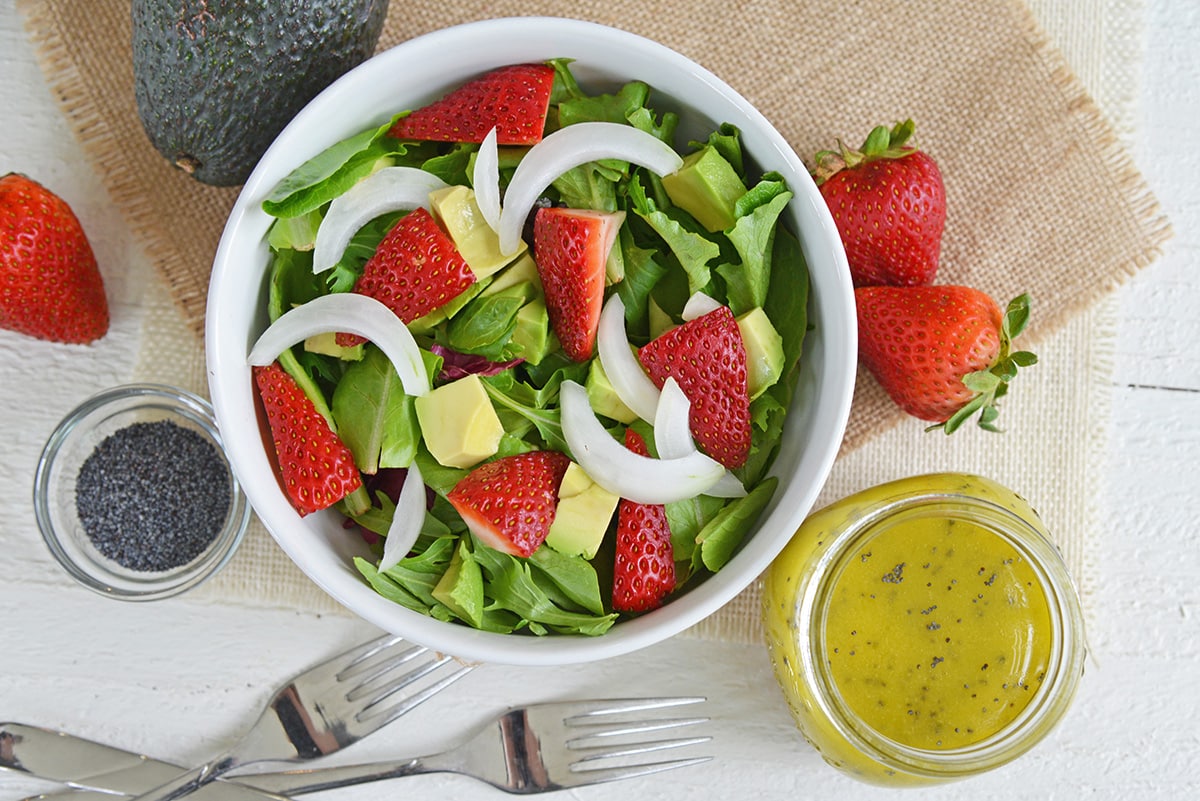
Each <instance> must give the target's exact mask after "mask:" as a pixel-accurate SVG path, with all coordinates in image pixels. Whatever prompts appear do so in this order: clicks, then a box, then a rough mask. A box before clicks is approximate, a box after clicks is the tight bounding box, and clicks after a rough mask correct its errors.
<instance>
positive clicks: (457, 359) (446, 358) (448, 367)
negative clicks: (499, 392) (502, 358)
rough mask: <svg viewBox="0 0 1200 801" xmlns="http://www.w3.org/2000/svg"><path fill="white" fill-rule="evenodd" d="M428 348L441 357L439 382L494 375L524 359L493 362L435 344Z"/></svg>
mask: <svg viewBox="0 0 1200 801" xmlns="http://www.w3.org/2000/svg"><path fill="white" fill-rule="evenodd" d="M429 350H430V351H431V352H432V353H434V354H435V355H437V356H441V357H442V371H441V372H440V373H438V381H439V382H440V383H445V382H447V381H457V380H458V379H460V378H466V377H467V376H469V375H478V376H489V375H496V374H497V373H503V372H504V371H505V370H509V369H511V368H513V367H516V366H517V365H518V364H520V363H521V362H522V361H524V359H510V360H508V361H506V362H493V361H491V360H490V359H485V358H484V357H482V356H475V355H473V354H470V353H459V352H458V351H453V350H450V349H449V348H445V347H442V346H441V345H436V344H435V345H432V346H430V348H429Z"/></svg>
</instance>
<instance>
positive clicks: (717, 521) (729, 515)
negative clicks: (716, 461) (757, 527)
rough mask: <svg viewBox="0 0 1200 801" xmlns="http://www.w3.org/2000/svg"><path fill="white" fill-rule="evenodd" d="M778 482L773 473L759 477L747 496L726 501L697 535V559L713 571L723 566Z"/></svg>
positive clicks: (756, 517) (773, 491)
mask: <svg viewBox="0 0 1200 801" xmlns="http://www.w3.org/2000/svg"><path fill="white" fill-rule="evenodd" d="M778 485H779V479H777V478H775V477H774V476H771V477H769V478H766V479H764V480H762V481H760V482H759V483H758V485H757V486H756V487H755V488H754V489H752V490H750V493H749V494H748V495H747V496H746V497H744V498H738V499H737V500H735V501H731V502H730V503H728V504H726V505H725V507H724V508H723V509H721V511H720V512H719V513H718V514H717V516H716V517H714V518H713V519H712V520H711V521H710V522H709V523H708V524H707V525H706V526H705V527H704V529H703V530H702V531H701V532H700V535H699V538H698V539H699V541H700V559H701V561H702V562H703V563H704V566H705V567H706V568H708V569H709V570H711V571H712V572H714V573H715V572H717V571H718V570H720V569H721V568H722V567H724V566H725V564H726V562H728V561H729V558H730V557H731V556H733V552H734V551H735V550H736V549H737V547H738V546H739V545H741V543H742V540H743V539H745V537H746V533H747V532H748V531H749V530H750V529H751V527H752V526H753V525H754V522H755V521H756V520H758V516H759V513H761V512H762V510H763V509H764V508H765V507H766V505H767V502H768V501H770V500H771V496H772V495H774V494H775V488H776V487H777V486H778Z"/></svg>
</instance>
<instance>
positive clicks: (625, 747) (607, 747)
mask: <svg viewBox="0 0 1200 801" xmlns="http://www.w3.org/2000/svg"><path fill="white" fill-rule="evenodd" d="M704 700H705V699H704V698H700V697H689V698H639V699H620V700H601V701H561V702H550V703H544V704H535V705H531V706H524V707H513V708H511V709H508V710H506V711H505V712H503V713H501V714H500V715H499V716H497V717H496V718H495V719H493V720H492V721H490V722H488V723H486V724H484V725H483V726H482V727H481V728H479V729H478V730H477V731H476V732H475V733H474V734H473V735H471V736H470V737H468V738H467V739H465V740H462V741H461V742H459V744H457V745H455V746H453V747H452V748H450V749H448V750H446V751H442V752H441V753H438V754H432V755H429V756H424V757H417V758H414V759H402V760H397V761H392V762H377V763H372V764H366V765H348V766H345V767H330V768H318V769H309V770H294V771H285V772H282V773H259V774H246V775H240V776H237V777H236V778H232V777H231V778H232V780H234V781H237V782H239V783H242V784H247V785H249V786H251V787H256V788H259V789H261V790H267V791H268V792H273V793H281V794H286V795H300V794H303V793H315V792H318V791H321V790H331V789H334V788H337V787H348V786H350V785H354V784H361V783H364V782H372V781H380V780H382V779H394V778H399V777H401V776H414V775H417V774H421V773H458V774H462V775H464V776H470V777H472V778H475V779H478V780H479V781H483V782H487V783H488V784H490V785H492V786H493V787H496V788H498V789H500V790H504V791H506V792H509V793H517V794H528V793H543V792H548V791H550V790H561V789H565V788H569V787H583V786H586V785H592V784H600V783H602V782H610V781H616V780H618V779H628V778H633V777H637V776H648V775H651V774H654V773H660V772H662V771H666V770H674V769H677V768H683V767H688V766H690V765H697V764H700V763H703V762H708V761H709V760H711V759H712V757H710V756H695V757H681V758H677V759H664V760H659V761H646V760H645V759H642V757H644V756H645V755H647V754H656V753H657V752H660V751H665V750H669V749H677V748H684V747H686V746H692V745H698V744H701V743H706V742H709V741H710V740H711V739H712V737H710V736H707V735H701V736H693V737H667V738H663V737H659V738H651V739H634V740H632V741H631V739H630V738H637V737H640V736H644V735H653V734H656V733H662V732H670V731H674V730H677V729H680V728H683V727H688V726H695V725H698V724H702V723H706V722H708V718H707V717H688V718H664V717H648V716H646V715H645V714H644V713H646V712H651V711H654V710H659V709H665V708H669V707H677V706H685V705H690V704H696V703H700V702H703V701H704Z"/></svg>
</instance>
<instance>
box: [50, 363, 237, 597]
mask: <svg viewBox="0 0 1200 801" xmlns="http://www.w3.org/2000/svg"><path fill="white" fill-rule="evenodd" d="M162 420H166V421H170V422H172V423H175V424H176V425H178V426H180V427H182V428H185V429H189V430H191V431H193V432H195V433H197V434H199V435H200V436H201V437H202V438H203V439H204V440H205V441H207V442H208V443H209V444H211V445H212V446H213V449H214V450H215V452H216V454H217V456H218V457H219V459H220V463H221V465H222V467H223V471H224V474H225V478H226V480H227V481H228V482H229V509H228V512H227V514H226V516H225V519H224V521H222V523H221V526H220V529H219V530H218V531H217V533H216V535H215V536H214V537H213V539H212V541H211V542H210V543H209V544H208V546H207V547H205V549H204V550H203V551H202V552H201V553H199V554H198V555H197V556H195V557H194V558H193V559H191V560H190V561H189V562H187V563H186V564H183V565H180V566H178V567H173V568H170V569H165V570H134V569H130V568H128V567H126V566H124V565H122V564H121V563H119V562H117V561H115V560H114V559H111V558H109V557H108V556H106V555H104V554H103V553H102V552H101V551H100V550H99V549H98V548H97V547H96V545H95V544H93V542H92V540H91V538H90V537H89V535H88V533H87V531H86V529H85V527H84V524H83V522H82V521H81V520H80V515H79V512H78V510H77V508H76V487H77V482H78V478H79V474H80V469H81V467H82V466H83V464H84V462H85V461H86V460H87V459H88V457H89V456H91V455H92V454H93V452H95V450H96V448H97V446H99V445H100V443H102V442H103V441H104V440H106V439H107V438H108V437H110V436H111V435H113V434H114V433H116V432H117V431H120V430H122V429H124V428H126V427H128V426H131V425H133V424H135V423H153V422H157V421H162ZM33 505H34V513H35V515H36V517H37V523H38V528H40V529H41V532H42V537H43V538H44V539H45V541H46V545H47V546H48V547H49V548H50V553H51V554H53V555H54V557H55V558H56V559H57V560H58V561H59V563H61V564H62V566H63V567H64V568H65V569H66V571H67V573H68V574H70V576H71V577H72V578H74V579H75V580H76V581H78V582H79V583H80V584H82V585H83V586H84V587H87V588H88V589H90V590H93V591H95V592H97V593H100V594H102V595H104V596H106V597H109V598H118V599H120V600H125V601H153V600H158V599H161V598H168V597H171V596H174V595H178V594H180V593H182V592H185V591H187V590H189V589H191V588H192V587H195V586H197V585H199V584H201V583H202V582H204V581H205V580H206V579H208V578H209V577H211V576H212V575H214V574H215V573H216V572H217V571H218V570H220V569H221V568H222V567H223V566H224V565H225V564H226V563H227V562H228V561H229V559H230V558H231V557H232V556H233V554H234V551H236V550H237V547H238V545H239V544H241V541H242V538H243V536H245V533H246V526H247V524H248V522H249V520H250V507H249V505H248V504H247V503H246V498H245V496H244V495H243V494H242V490H241V487H240V486H239V485H238V483H237V480H236V479H235V478H234V475H233V471H232V470H231V469H230V467H229V462H228V460H227V458H226V456H225V451H224V448H223V447H222V445H221V437H220V434H219V433H218V431H217V425H216V421H215V420H214V418H213V410H212V406H211V405H210V404H209V403H208V401H206V400H204V399H203V398H201V397H199V396H198V395H195V394H193V393H191V392H188V391H186V390H183V389H179V388H177V387H169V386H162V385H156V384H130V385H126V386H119V387H114V388H113V389H109V390H106V391H104V392H101V393H99V394H97V395H95V396H93V397H91V398H89V399H88V400H86V401H84V402H83V403H82V404H81V405H80V406H79V407H78V408H76V409H75V410H74V411H73V412H71V413H70V414H68V415H67V416H66V418H65V419H64V420H63V421H62V422H61V423H59V425H58V428H57V429H55V431H54V433H53V434H52V435H51V436H50V439H49V441H47V443H46V447H45V448H44V449H43V451H42V456H41V459H40V460H39V462H38V466H37V473H36V475H35V477H34V486H33Z"/></svg>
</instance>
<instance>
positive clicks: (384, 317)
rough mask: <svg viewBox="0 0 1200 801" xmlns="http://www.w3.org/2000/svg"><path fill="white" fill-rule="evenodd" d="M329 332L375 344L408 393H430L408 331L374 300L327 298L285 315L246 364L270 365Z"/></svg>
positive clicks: (351, 296)
mask: <svg viewBox="0 0 1200 801" xmlns="http://www.w3.org/2000/svg"><path fill="white" fill-rule="evenodd" d="M330 331H344V332H346V333H347V334H358V335H359V336H360V337H365V338H367V339H369V340H371V341H372V342H374V343H375V345H376V346H378V347H379V349H380V350H382V351H383V353H384V355H385V356H387V357H388V359H390V360H391V362H392V366H393V367H395V368H396V372H397V373H398V374H399V376H400V383H401V384H402V385H403V386H404V391H405V393H407V394H409V395H413V396H420V395H424V394H425V393H426V392H428V391H429V374H428V372H426V370H425V363H424V362H423V361H421V351H420V349H419V348H418V347H417V343H416V340H414V339H413V336H412V334H411V333H409V330H408V327H407V326H406V325H404V323H403V322H401V320H400V318H399V317H397V316H396V314H395V312H393V311H392V310H391V309H389V308H388V307H387V306H384V305H383V304H382V303H380V302H379V301H378V300H375V298H370V297H367V296H366V295H359V294H356V293H353V292H336V293H334V294H332V295H322V296H321V297H319V298H315V299H313V300H310V301H309V302H308V303H305V304H303V305H301V306H297V307H295V308H294V309H289V310H288V311H286V312H284V313H283V314H282V315H281V316H280V317H279V319H278V320H276V321H275V322H273V323H271V325H270V326H268V327H267V330H266V331H263V333H262V336H260V337H259V338H258V341H257V342H255V343H254V347H253V348H251V349H250V355H249V356H248V357H247V358H246V361H247V363H249V364H251V365H265V364H270V363H271V362H273V361H275V359H276V358H278V356H279V354H281V353H283V352H284V351H285V350H286V349H288V348H290V347H291V346H292V345H295V344H296V343H298V342H303V341H304V340H305V339H307V338H308V337H311V336H316V335H317V334H324V333H328V332H330Z"/></svg>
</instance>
